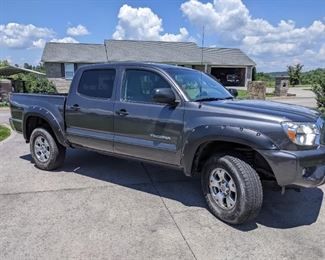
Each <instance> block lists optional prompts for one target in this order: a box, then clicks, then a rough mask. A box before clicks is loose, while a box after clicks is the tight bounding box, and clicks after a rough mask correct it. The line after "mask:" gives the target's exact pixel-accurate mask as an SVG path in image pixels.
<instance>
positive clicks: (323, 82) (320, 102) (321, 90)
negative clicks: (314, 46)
mask: <svg viewBox="0 0 325 260" xmlns="http://www.w3.org/2000/svg"><path fill="white" fill-rule="evenodd" d="M313 91H314V93H315V94H316V101H317V106H318V108H319V109H320V111H323V112H324V111H325V78H320V79H319V80H318V83H317V84H314V85H313Z"/></svg>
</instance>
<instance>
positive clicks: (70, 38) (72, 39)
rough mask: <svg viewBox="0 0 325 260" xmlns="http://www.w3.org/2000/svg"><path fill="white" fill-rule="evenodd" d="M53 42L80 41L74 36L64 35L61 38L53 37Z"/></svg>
mask: <svg viewBox="0 0 325 260" xmlns="http://www.w3.org/2000/svg"><path fill="white" fill-rule="evenodd" d="M51 42H60V43H78V41H77V40H76V39H74V38H72V37H64V38H61V39H52V40H51Z"/></svg>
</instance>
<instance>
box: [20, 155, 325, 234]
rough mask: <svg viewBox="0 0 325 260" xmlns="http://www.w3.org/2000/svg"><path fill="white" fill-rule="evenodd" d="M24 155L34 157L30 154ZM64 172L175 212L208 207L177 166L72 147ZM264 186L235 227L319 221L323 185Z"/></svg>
mask: <svg viewBox="0 0 325 260" xmlns="http://www.w3.org/2000/svg"><path fill="white" fill-rule="evenodd" d="M20 158H22V159H25V160H28V161H31V156H30V155H29V154H28V155H24V156H21V157H20ZM62 172H68V173H70V172H71V173H74V174H79V175H82V176H86V177H89V178H93V179H97V180H100V181H103V182H108V183H110V184H116V185H121V186H124V187H127V188H131V189H136V190H139V191H141V192H147V193H150V194H154V195H157V196H161V197H162V198H163V199H164V200H167V202H166V204H167V206H168V207H169V210H170V212H172V213H177V212H181V211H185V210H191V209H193V208H196V209H197V208H199V209H204V210H208V209H207V206H206V203H205V200H204V198H203V196H202V192H201V184H200V180H199V179H192V178H187V177H186V176H184V174H183V173H182V172H180V171H177V170H171V169H168V168H164V167H160V166H154V165H150V164H143V163H140V162H137V161H131V160H125V159H119V158H114V157H110V156H105V155H101V154H97V153H94V152H87V151H81V150H73V149H69V150H68V152H67V156H66V160H65V164H64V166H63V167H62V168H60V169H58V170H57V174H61V173H62ZM263 188H264V202H263V207H262V210H261V212H260V215H259V216H258V218H257V219H256V220H255V221H252V222H250V223H246V224H243V225H236V226H232V227H233V228H235V229H237V230H240V231H251V230H254V229H256V228H258V224H259V225H263V226H267V227H271V228H278V229H290V228H294V227H299V226H305V225H311V224H312V223H314V222H316V220H317V218H318V215H319V211H320V208H321V206H322V201H323V191H322V190H321V189H319V188H312V189H302V190H301V191H300V192H297V191H294V190H287V191H286V193H285V194H284V195H281V192H280V190H279V189H277V188H275V186H274V185H270V184H268V183H265V184H264V185H263ZM211 217H213V216H212V214H211ZM216 221H219V220H217V219H216Z"/></svg>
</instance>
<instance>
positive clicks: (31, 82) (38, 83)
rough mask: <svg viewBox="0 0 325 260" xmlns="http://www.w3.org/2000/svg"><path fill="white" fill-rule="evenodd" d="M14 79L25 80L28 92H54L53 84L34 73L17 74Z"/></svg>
mask: <svg viewBox="0 0 325 260" xmlns="http://www.w3.org/2000/svg"><path fill="white" fill-rule="evenodd" d="M14 79H17V80H22V81H24V82H25V86H26V91H27V92H28V93H56V92H57V91H56V88H55V86H54V84H53V83H52V82H51V81H49V80H48V79H47V78H45V77H41V76H38V75H34V74H31V73H30V74H17V75H15V76H14Z"/></svg>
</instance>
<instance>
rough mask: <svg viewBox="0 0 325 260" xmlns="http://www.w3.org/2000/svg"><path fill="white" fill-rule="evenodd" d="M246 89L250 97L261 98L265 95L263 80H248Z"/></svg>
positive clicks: (263, 98)
mask: <svg viewBox="0 0 325 260" xmlns="http://www.w3.org/2000/svg"><path fill="white" fill-rule="evenodd" d="M247 90H248V94H249V98H250V99H262V100H265V97H266V84H265V82H263V81H249V82H248V84H247Z"/></svg>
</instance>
